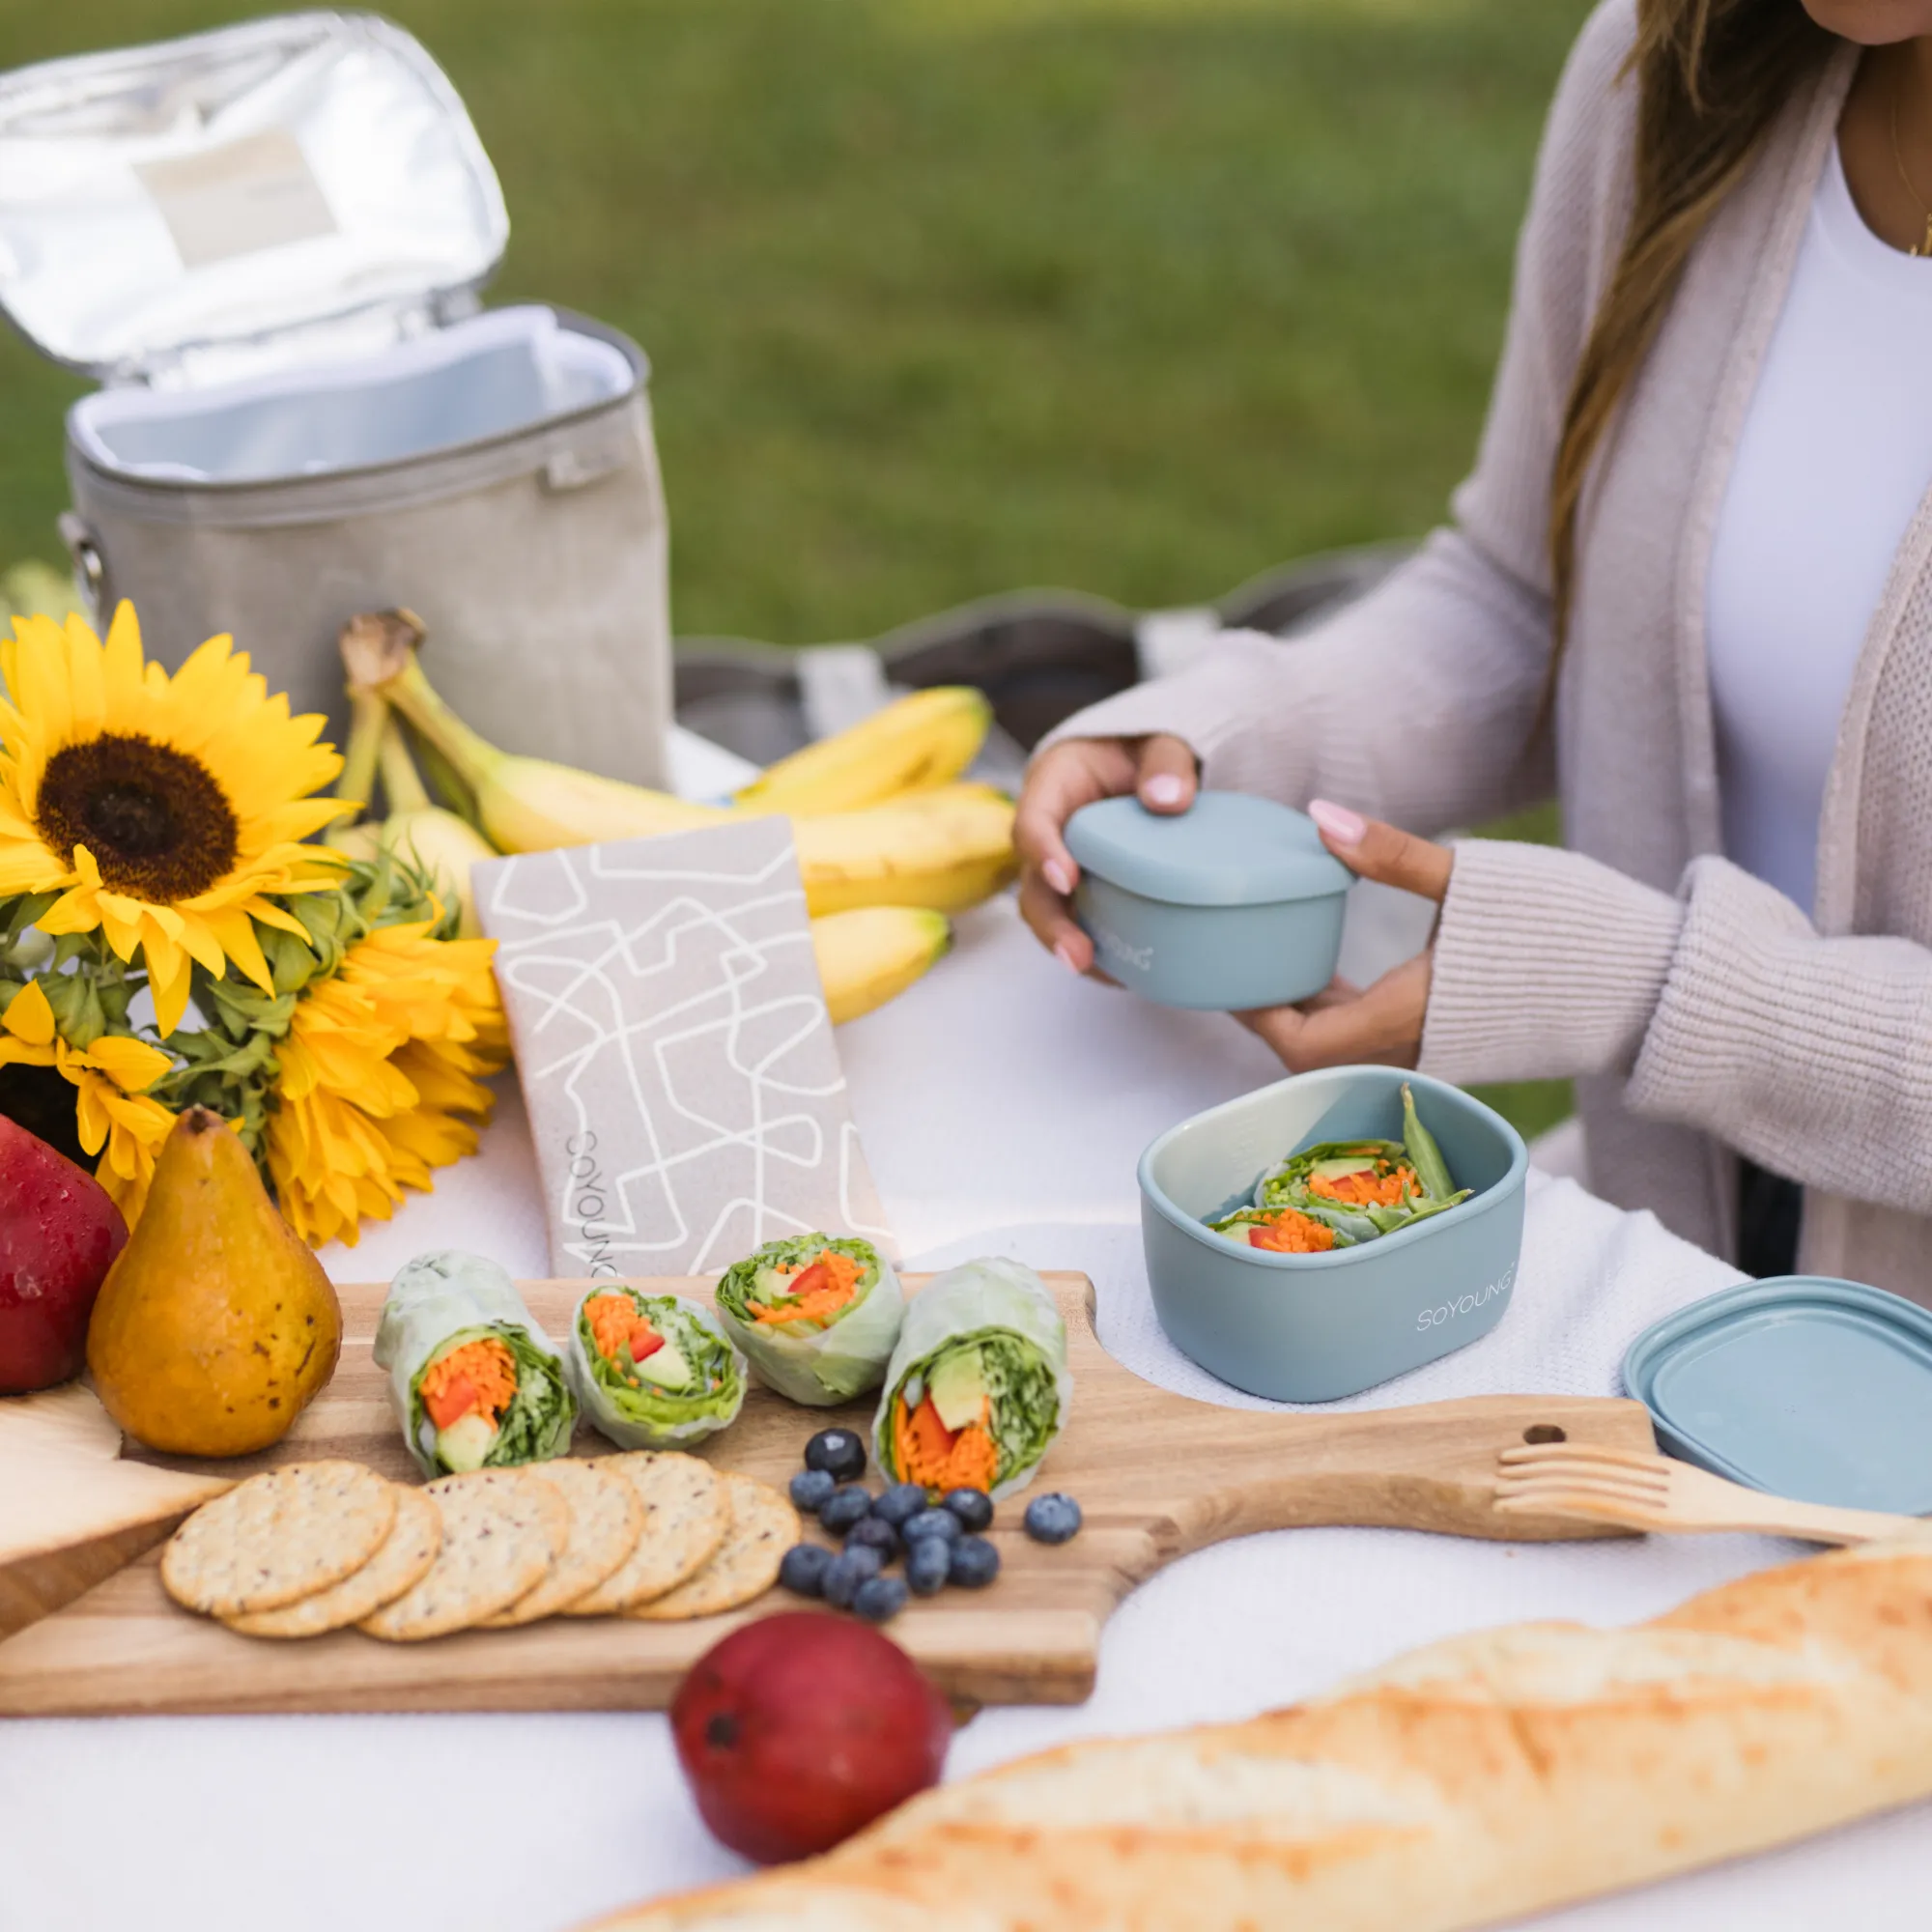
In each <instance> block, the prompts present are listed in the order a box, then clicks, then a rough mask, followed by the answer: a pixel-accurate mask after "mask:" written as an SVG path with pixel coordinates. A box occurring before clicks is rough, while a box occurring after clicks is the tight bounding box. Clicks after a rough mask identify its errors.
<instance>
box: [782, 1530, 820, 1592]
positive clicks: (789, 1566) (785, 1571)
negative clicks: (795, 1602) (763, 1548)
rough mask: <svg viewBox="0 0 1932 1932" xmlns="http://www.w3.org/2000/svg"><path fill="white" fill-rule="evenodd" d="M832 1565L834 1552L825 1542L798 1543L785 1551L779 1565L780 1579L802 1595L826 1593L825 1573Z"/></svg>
mask: <svg viewBox="0 0 1932 1932" xmlns="http://www.w3.org/2000/svg"><path fill="white" fill-rule="evenodd" d="M831 1567H832V1552H831V1550H829V1549H827V1548H825V1547H824V1545H823V1544H818V1543H797V1544H794V1545H793V1546H792V1547H791V1548H789V1549H787V1550H786V1551H785V1553H784V1561H783V1562H782V1563H781V1564H780V1565H779V1581H780V1582H781V1583H782V1584H783V1585H784V1587H785V1588H786V1589H787V1590H790V1591H793V1592H794V1593H796V1594H797V1595H798V1596H801V1597H822V1596H823V1595H824V1594H825V1573H826V1571H828V1570H829V1569H831Z"/></svg>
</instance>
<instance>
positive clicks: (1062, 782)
mask: <svg viewBox="0 0 1932 1932" xmlns="http://www.w3.org/2000/svg"><path fill="white" fill-rule="evenodd" d="M1195 785H1196V766H1195V758H1194V753H1192V752H1191V751H1189V750H1188V749H1187V747H1186V745H1184V744H1183V743H1182V742H1181V741H1180V739H1179V738H1170V737H1168V736H1166V735H1165V734H1164V733H1156V734H1155V735H1154V736H1152V737H1151V738H1069V739H1067V740H1066V741H1065V744H1060V745H1056V746H1054V748H1053V749H1052V750H1051V751H1050V752H1048V753H1046V755H1045V756H1044V757H1042V758H1039V759H1037V760H1036V762H1035V764H1034V766H1033V768H1032V770H1030V771H1029V772H1028V773H1027V781H1026V787H1025V789H1024V790H1023V791H1022V792H1021V793H1020V804H1019V813H1018V816H1017V817H1016V818H1015V819H1014V821H1013V843H1014V844H1015V845H1016V846H1017V847H1018V848H1019V855H1020V917H1021V918H1022V919H1024V920H1025V921H1026V923H1028V924H1029V925H1030V926H1032V927H1033V930H1034V936H1035V937H1036V938H1037V940H1038V941H1039V943H1040V944H1041V945H1042V946H1044V947H1045V948H1046V950H1047V951H1048V952H1051V953H1052V954H1053V955H1054V957H1055V958H1057V959H1058V960H1059V961H1060V962H1061V964H1062V965H1064V966H1065V967H1066V968H1067V969H1068V970H1069V971H1070V972H1074V973H1092V972H1093V971H1094V942H1093V941H1092V940H1091V939H1089V938H1088V937H1087V935H1086V934H1085V933H1084V932H1082V931H1081V930H1080V928H1079V927H1078V926H1077V925H1075V924H1074V923H1073V914H1072V912H1071V911H1070V910H1069V908H1068V903H1067V901H1068V899H1069V897H1070V895H1071V894H1072V892H1073V887H1074V883H1075V881H1077V880H1078V878H1079V877H1080V867H1078V866H1076V865H1075V864H1074V863H1073V855H1072V853H1070V852H1069V851H1068V850H1067V849H1066V841H1065V838H1064V837H1063V834H1064V832H1065V826H1066V821H1067V820H1068V819H1069V818H1071V817H1072V816H1073V814H1074V813H1075V812H1076V811H1078V810H1080V808H1081V807H1082V806H1083V805H1092V804H1093V803H1094V800H1095V799H1101V798H1115V797H1118V796H1120V795H1121V794H1122V793H1123V792H1135V793H1138V794H1139V797H1140V802H1141V803H1142V804H1143V805H1144V806H1146V807H1147V809H1148V810H1150V811H1160V812H1176V811H1185V810H1187V808H1188V807H1189V806H1190V805H1192V804H1193V803H1194V791H1195ZM1094 977H1095V978H1097V979H1105V978H1106V976H1105V975H1104V974H1096V975H1095V976H1094Z"/></svg>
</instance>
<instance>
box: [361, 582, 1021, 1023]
mask: <svg viewBox="0 0 1932 1932" xmlns="http://www.w3.org/2000/svg"><path fill="white" fill-rule="evenodd" d="M423 635H424V632H423V627H422V624H421V622H420V620H419V619H417V618H416V617H414V616H413V615H412V614H411V613H410V612H409V611H383V612H380V613H374V614H370V615H367V616H362V617H356V618H353V619H351V621H350V622H349V623H348V624H347V625H345V626H344V627H343V631H342V636H341V647H342V657H343V665H344V668H346V670H347V671H348V674H349V688H350V693H351V697H352V700H353V702H354V703H355V707H356V711H355V729H354V730H352V733H351V741H350V751H349V754H348V761H347V765H346V768H345V770H344V773H343V778H342V781H341V784H340V786H339V787H338V789H339V790H340V792H341V793H342V795H343V796H344V797H350V798H356V799H366V798H367V797H368V795H369V792H370V790H371V789H372V788H373V783H374V780H375V777H376V775H377V771H378V770H379V769H380V771H381V774H382V777H383V781H384V788H385V790H386V791H387V793H388V803H389V809H390V815H389V817H388V819H386V820H385V821H384V824H383V827H382V829H381V831H380V833H379V834H378V835H377V836H378V839H379V841H380V842H381V843H382V844H384V845H386V846H389V847H390V848H391V849H396V850H403V849H407V850H409V851H411V852H412V853H413V854H415V856H416V857H417V859H418V861H419V863H421V864H422V865H423V866H424V867H426V868H428V869H432V870H436V871H438V872H439V873H440V875H441V876H442V877H444V878H445V879H446V880H448V882H449V884H450V888H451V890H452V891H453V892H454V893H455V894H456V895H457V896H458V897H459V898H460V900H461V901H462V903H463V905H464V907H465V920H466V923H465V928H464V929H465V931H466V933H467V932H469V930H470V929H471V924H472V923H473V921H474V917H475V915H474V908H473V904H472V902H471V900H470V898H469V887H468V880H469V866H470V865H471V864H472V863H473V862H474V860H476V859H478V858H483V857H488V856H490V854H491V853H493V852H545V851H552V850H554V849H555V848H556V847H558V846H563V845H588V844H596V843H600V842H602V841H604V840H606V839H613V838H652V837H655V836H657V835H658V834H660V833H666V832H683V831H688V830H691V829H692V828H694V827H696V826H703V825H716V824H723V823H726V822H729V821H731V820H733V819H740V818H748V817H754V816H768V815H772V814H775V813H783V814H785V815H788V816H789V817H790V818H791V821H792V833H793V838H794V842H795V845H796V848H797V852H798V864H799V871H800V873H801V875H802V877H803V879H804V883H805V895H806V905H807V909H808V910H809V911H810V914H811V919H812V943H813V948H814V952H815V953H816V956H817V958H818V962H819V973H820V978H821V980H823V982H824V987H825V995H826V1004H827V1006H828V1008H829V1009H830V1010H831V1013H832V1017H833V1020H834V1022H835V1023H837V1022H838V1021H840V1020H847V1019H853V1018H856V1017H857V1016H858V1015H859V1014H860V1013H863V1012H869V1011H870V1010H871V1009H873V1008H874V1007H876V1006H879V1005H882V1004H883V1003H884V1002H885V1001H887V1000H889V999H891V998H893V997H894V996H895V994H897V993H900V992H903V991H904V990H905V988H906V987H907V986H909V985H911V984H912V982H913V981H914V980H917V979H918V978H919V977H920V975H921V974H922V973H923V972H924V971H925V970H926V969H927V968H928V967H929V966H930V965H931V964H932V963H933V961H934V960H936V959H938V958H939V957H940V956H941V954H943V953H944V952H946V950H947V948H948V946H949V945H950V944H951V928H950V926H949V925H948V923H947V920H946V915H947V914H949V913H954V912H960V911H963V910H964V909H965V908H967V907H968V906H973V905H977V904H978V903H979V902H980V900H981V899H983V898H986V897H988V896H990V895H992V894H993V893H996V892H998V891H999V890H1000V888H1001V887H1002V886H1004V885H1005V884H1006V883H1007V882H1008V881H1009V879H1010V878H1011V877H1012V875H1013V870H1014V859H1013V805H1012V801H1011V800H1010V799H1009V798H1008V797H1007V796H1006V795H1005V794H1004V793H1002V792H999V791H996V790H995V789H994V788H993V787H991V786H990V785H982V784H971V783H966V782H962V781H961V780H960V776H959V775H960V774H961V773H962V772H964V771H965V770H966V768H967V767H968V766H969V765H970V764H971V763H972V762H973V759H974V757H975V756H976V755H977V754H978V752H979V749H980V743H981V741H982V740H983V739H984V737H985V735H986V729H987V726H988V725H989V724H990V723H991V719H992V709H991V707H990V706H989V705H988V704H987V702H986V700H985V698H984V696H982V695H981V694H980V693H979V692H977V691H973V690H969V689H965V688H963V687H945V688H941V689H936V690H931V691H921V692H915V693H914V694H913V695H912V696H908V697H904V698H901V699H899V700H898V701H897V702H895V703H894V704H890V705H888V706H886V707H885V709H884V710H882V711H879V712H877V713H875V714H874V715H873V716H872V717H870V718H867V720H865V721H864V722H863V723H862V724H860V725H855V726H854V727H853V728H852V729H851V730H849V731H843V732H840V733H838V735H837V736H836V737H832V738H827V739H822V740H820V741H819V742H818V743H817V744H814V745H809V746H807V747H806V748H805V750H804V751H802V752H797V753H793V754H792V755H791V756H790V757H788V758H781V759H780V760H779V762H778V763H776V764H774V765H772V766H771V767H770V768H769V769H768V770H766V771H765V772H763V773H761V774H760V775H759V777H758V778H757V779H756V780H754V781H753V782H752V783H750V784H748V785H746V786H745V787H744V788H743V789H742V790H740V791H739V792H737V793H736V794H735V795H734V797H733V799H732V802H731V804H730V805H728V806H710V805H696V804H693V803H692V802H690V801H689V800H686V799H680V798H674V797H672V796H671V795H670V794H669V793H668V792H661V791H653V790H651V789H649V788H648V787H647V786H643V785H633V784H625V783H623V782H621V781H618V780H615V779H606V778H600V777H598V776H597V775H596V774H595V773H592V772H583V771H578V770H575V769H573V768H572V767H570V766H568V765H559V764H554V763H551V762H550V761H549V760H547V759H543V758H526V757H520V756H517V755H515V754H513V753H507V752H504V751H501V750H499V749H498V748H497V746H495V745H492V744H490V743H489V742H488V741H487V740H485V739H484V738H482V737H480V736H479V735H478V734H477V733H476V732H475V731H473V730H472V729H471V728H470V727H469V725H467V724H465V723H464V722H463V720H462V719H461V718H459V717H458V716H457V715H456V714H455V712H453V711H452V710H451V709H450V708H449V706H448V705H447V704H446V703H444V701H443V700H442V698H441V697H440V696H438V695H437V693H436V691H435V690H434V688H433V687H432V686H431V684H430V682H429V680H428V678H427V677H425V676H424V674H423V670H422V666H421V664H420V663H419V662H418V660H417V657H416V646H417V645H418V644H419V643H420V642H421V641H422V639H423ZM365 713H366V714H367V715H369V716H372V717H377V718H379V719H380V721H381V722H380V724H379V725H372V726H369V727H367V728H366V729H365V726H364V718H365ZM390 713H393V714H394V715H395V716H396V717H400V718H401V719H403V720H405V721H407V723H408V724H409V725H410V726H411V728H412V731H413V732H414V734H415V736H416V740H417V744H418V748H419V749H420V750H421V751H422V752H423V753H424V754H425V756H426V757H427V758H428V759H430V760H432V761H433V762H434V764H435V766H436V767H437V769H436V770H435V771H433V772H432V777H438V776H439V774H444V775H446V776H447V777H448V778H449V779H451V780H453V781H455V783H456V784H457V785H458V786H460V787H461V789H462V790H463V791H464V792H465V793H466V794H467V798H468V802H469V805H470V806H471V807H472V809H473V811H472V815H473V819H474V823H473V825H472V824H471V823H470V822H469V820H468V819H466V818H464V817H461V816H459V815H458V814H456V813H454V812H450V811H444V810H440V808H438V807H436V806H434V805H432V804H431V803H430V801H429V798H428V795H427V794H426V793H425V792H424V790H423V787H422V784H421V781H420V780H419V779H418V778H417V777H416V774H415V770H414V767H413V765H412V764H411V762H410V758H409V753H408V751H407V749H406V748H405V747H404V746H403V744H402V742H401V739H400V737H399V736H398V735H397V734H396V729H395V725H394V723H393V721H392V720H391V719H390V717H389V714H390ZM365 740H366V743H365ZM392 746H393V749H391V747H392ZM392 767H393V770H394V779H393V781H392V777H391V772H392ZM452 827H454V828H458V830H452V829H451V828H452ZM333 836H334V838H335V841H336V842H337V843H338V844H342V845H344V846H345V848H347V849H353V848H354V847H355V844H356V843H358V842H362V841H366V839H367V838H368V833H367V830H366V828H365V827H361V826H355V827H351V828H348V829H347V830H345V831H342V832H338V833H337V834H335V835H333Z"/></svg>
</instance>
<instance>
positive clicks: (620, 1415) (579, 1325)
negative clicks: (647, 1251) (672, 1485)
mask: <svg viewBox="0 0 1932 1932" xmlns="http://www.w3.org/2000/svg"><path fill="white" fill-rule="evenodd" d="M600 1294H627V1295H629V1296H630V1297H631V1300H632V1301H633V1303H635V1304H636V1305H637V1306H638V1308H639V1313H640V1314H641V1315H643V1316H644V1318H645V1319H646V1320H647V1321H650V1323H651V1325H652V1326H653V1327H655V1328H656V1329H657V1330H658V1331H659V1333H660V1334H662V1335H664V1336H665V1338H666V1339H667V1340H668V1341H675V1342H677V1343H678V1344H679V1347H680V1349H681V1350H683V1352H684V1354H685V1359H686V1360H687V1361H690V1362H691V1364H692V1366H693V1368H694V1369H698V1370H700V1371H701V1370H702V1368H703V1367H704V1358H705V1357H707V1356H712V1357H713V1358H714V1359H715V1358H716V1356H722V1358H723V1360H722V1367H723V1369H724V1372H725V1375H724V1379H725V1385H724V1387H723V1388H721V1389H720V1390H719V1391H718V1392H717V1393H716V1394H715V1395H712V1394H709V1393H707V1394H706V1395H705V1396H704V1397H703V1398H701V1404H702V1406H701V1407H700V1406H696V1404H698V1402H699V1400H700V1399H699V1398H696V1397H693V1396H689V1395H679V1394H677V1393H676V1392H675V1391H672V1390H669V1389H665V1390H653V1389H650V1388H648V1387H642V1388H630V1387H628V1386H624V1387H617V1388H613V1387H612V1386H611V1384H610V1383H609V1382H608V1381H606V1380H605V1379H604V1378H602V1377H600V1376H599V1374H598V1363H600V1362H601V1361H602V1359H603V1358H602V1357H601V1356H599V1355H598V1354H597V1352H596V1345H595V1344H594V1343H592V1342H589V1341H586V1339H585V1337H584V1332H583V1330H584V1321H583V1304H584V1303H585V1302H586V1301H589V1300H591V1299H592V1298H593V1297H595V1296H597V1295H600ZM697 1336H701V1337H702V1341H701V1342H700V1341H697V1340H696V1339H695V1338H696V1337H697ZM714 1351H715V1355H714ZM564 1360H565V1363H566V1365H567V1366H568V1368H569V1371H570V1381H571V1386H572V1387H573V1388H575V1389H576V1391H577V1399H578V1401H579V1402H581V1403H582V1405H583V1413H584V1415H585V1416H586V1417H587V1418H588V1420H589V1421H590V1423H591V1425H592V1426H593V1427H594V1428H595V1429H596V1430H597V1431H598V1433H599V1434H600V1435H607V1436H609V1437H610V1439H611V1441H612V1442H614V1443H616V1444H617V1445H618V1447H619V1448H623V1449H687V1448H689V1447H690V1446H691V1445H692V1444H693V1443H694V1442H701V1441H703V1440H704V1438H705V1437H706V1436H707V1435H717V1434H718V1432H719V1431H720V1430H721V1429H728V1428H730V1426H731V1425H732V1423H734V1422H735V1421H737V1419H738V1411H739V1410H740V1409H741V1408H743V1407H744V1406H745V1385H746V1381H747V1378H748V1377H747V1370H746V1367H745V1357H744V1356H743V1355H742V1354H741V1353H740V1352H739V1351H738V1350H737V1349H736V1347H734V1346H733V1344H732V1341H731V1338H730V1337H729V1336H728V1335H727V1334H725V1330H724V1329H723V1327H721V1326H720V1324H719V1321H718V1319H717V1317H716V1316H715V1315H713V1314H712V1312H711V1310H710V1309H708V1308H705V1307H703V1306H702V1305H700V1304H699V1303H697V1302H696V1301H692V1300H689V1299H687V1298H686V1297H685V1296H684V1295H681V1294H644V1293H641V1292H640V1291H638V1290H635V1289H632V1288H630V1287H629V1286H627V1285H626V1284H625V1283H623V1282H613V1281H594V1282H592V1283H591V1284H590V1286H589V1287H588V1288H586V1289H585V1290H584V1292H583V1293H582V1294H581V1295H580V1296H579V1297H578V1301H577V1306H576V1307H575V1308H573V1309H572V1310H571V1312H570V1340H569V1342H568V1343H567V1344H566V1346H565V1350H564Z"/></svg>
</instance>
